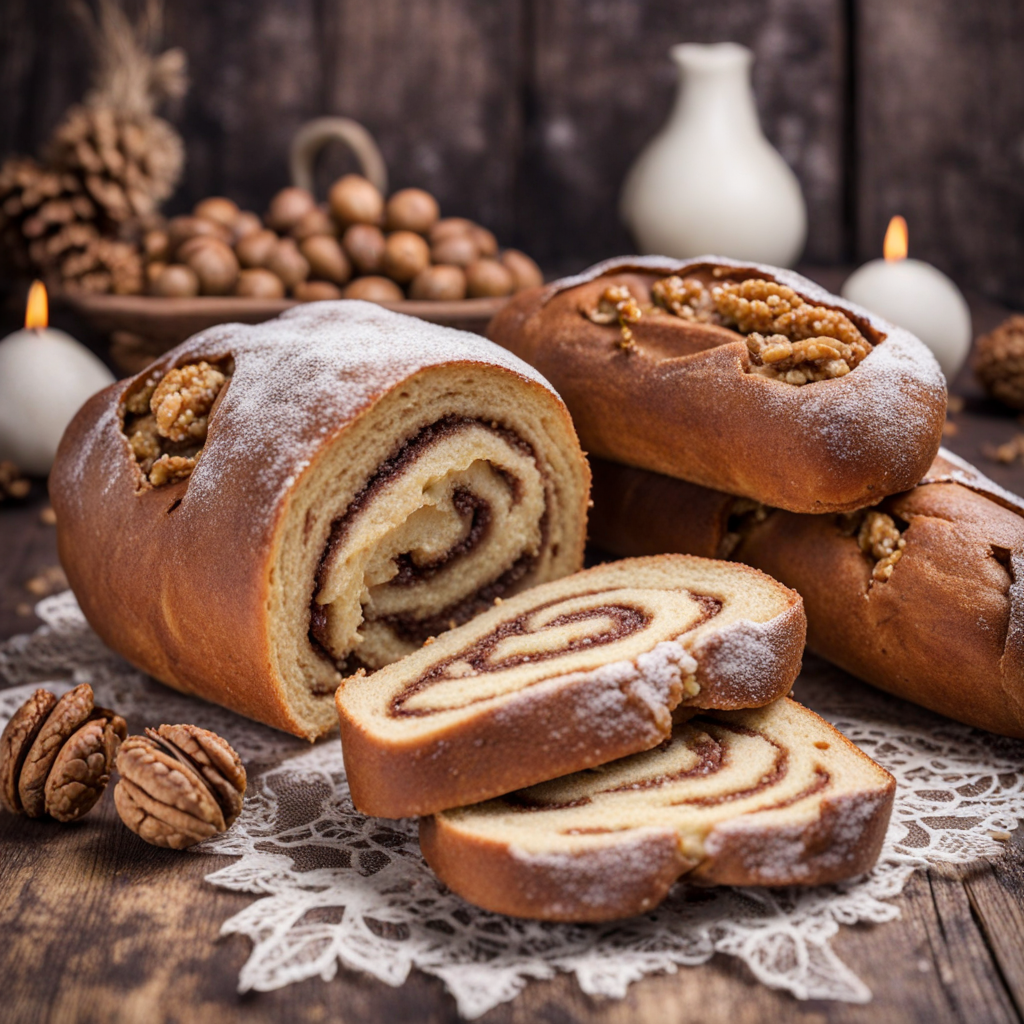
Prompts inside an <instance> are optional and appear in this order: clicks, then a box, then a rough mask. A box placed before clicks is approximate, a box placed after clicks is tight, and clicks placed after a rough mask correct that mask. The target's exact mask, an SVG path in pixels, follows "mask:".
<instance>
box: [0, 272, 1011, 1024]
mask: <svg viewBox="0 0 1024 1024" xmlns="http://www.w3.org/2000/svg"><path fill="white" fill-rule="evenodd" d="M815 276H817V277H818V278H819V279H821V280H822V283H824V284H826V286H830V285H832V286H834V284H835V281H834V279H833V278H834V277H835V276H837V275H829V274H828V273H824V274H823V273H817V274H816V275H815ZM1003 312H1004V311H1002V310H1000V309H998V308H995V307H991V306H988V305H985V304H975V306H974V313H975V324H976V327H977V328H979V329H987V328H988V327H990V326H992V324H993V323H994V322H995V321H996V320H998V319H999V317H1000V316H1002V315H1003ZM954 391H955V392H956V393H959V394H961V395H962V396H964V398H965V406H964V409H963V411H962V412H958V413H955V414H953V415H951V417H950V420H951V422H952V423H954V424H955V431H956V432H955V433H954V434H951V435H950V436H949V437H948V438H947V444H948V445H949V447H951V448H952V449H953V450H954V451H956V452H957V453H958V454H960V455H962V456H964V457H965V458H967V459H970V460H972V461H975V462H977V463H978V465H979V466H980V467H981V468H982V469H983V470H984V471H985V472H987V473H989V474H990V475H991V476H993V477H994V478H996V479H997V480H998V481H999V482H1000V483H1002V484H1003V485H1004V486H1007V487H1009V488H1011V489H1013V490H1015V491H1017V492H1018V493H1024V465H1021V464H1020V463H1015V464H1012V465H999V464H996V463H993V462H991V461H988V460H986V459H985V458H984V455H983V449H984V448H985V447H986V446H987V445H988V444H990V443H992V442H997V441H1002V440H1006V439H1007V438H1009V437H1011V436H1013V435H1014V434H1015V433H1016V432H1017V431H1018V430H1019V429H1020V424H1019V423H1018V421H1017V419H1016V417H1015V416H1014V415H1013V414H1012V413H1010V412H1009V411H1008V410H1004V409H1002V408H1001V407H999V406H997V405H996V404H994V403H991V402H989V401H988V400H987V399H985V398H983V397H982V396H981V394H980V392H979V391H978V390H977V388H976V387H975V385H974V384H973V383H972V382H971V380H970V378H969V374H968V373H967V372H966V371H965V372H964V373H963V374H961V376H960V377H959V378H958V380H957V382H956V384H955V386H954ZM44 506H45V495H44V492H43V488H42V485H41V484H37V485H36V487H35V491H34V493H33V495H32V497H31V498H30V499H29V500H28V501H27V502H24V503H18V504H4V505H0V636H2V637H6V636H9V635H11V634H13V633H16V632H25V631H27V630H30V629H32V628H34V627H35V626H36V625H38V624H39V622H38V620H37V619H36V618H35V617H34V616H33V615H32V614H31V602H32V601H33V600H34V598H33V596H32V595H31V594H30V593H29V592H28V591H27V590H26V589H25V583H26V582H27V581H29V580H31V579H33V578H36V577H38V576H39V575H40V573H41V572H42V571H43V570H44V569H46V568H47V567H50V566H53V565H55V564H56V549H55V542H54V530H53V527H52V526H50V525H48V524H47V523H46V522H44V521H43V519H42V518H41V516H40V512H41V510H42V509H43V508H44ZM837 684H839V685H841V684H842V674H841V673H838V672H837ZM217 863H218V860H216V859H213V858H210V857H206V856H201V855H197V854H188V853H175V852H173V851H168V850H159V849H156V848H154V847H150V846H147V845H146V844H145V843H143V842H142V841H141V840H139V839H138V838H137V837H136V836H135V835H133V834H132V833H130V832H128V831H127V829H125V828H123V827H122V826H121V825H120V824H119V822H118V821H117V819H116V815H115V812H114V809H113V804H112V801H111V797H110V793H109V792H108V793H107V794H106V795H105V796H104V798H103V800H102V801H101V803H100V805H99V807H98V808H97V809H96V810H95V811H94V812H93V813H92V814H91V815H90V816H89V817H88V818H86V819H85V820H84V821H82V822H80V823H78V824H76V825H72V826H59V825H56V824H55V823H53V822H47V821H28V820H25V819H21V818H16V817H13V816H11V815H9V814H6V813H3V812H0V935H2V936H3V940H2V941H0V979H2V996H0V1020H2V1021H4V1022H5V1024H7V1022H10V1024H37V1022H40V1021H52V1022H57V1024H83V1022H117V1024H136V1022H138V1024H150V1022H188V1024H235V1022H245V1024H250V1022H252V1024H262V1022H293V1021H294V1022H307V1021H308V1022H321V1021H339V1022H346V1024H356V1022H374V1024H376V1022H388V1024H391V1022H401V1021H424V1022H431V1024H435V1022H436V1024H441V1022H446V1024H454V1022H455V1021H456V1020H457V1015H456V1012H455V1006H454V1002H453V1000H452V999H451V997H450V996H449V995H448V994H447V993H446V992H445V990H444V988H443V986H442V984H441V983H440V982H439V981H438V980H436V979H433V978H428V977H426V976H424V975H422V974H420V973H418V972H414V973H413V974H412V976H411V977H410V978H409V980H408V981H407V982H406V984H405V985H404V986H402V987H401V988H398V989H392V988H389V987H388V986H386V985H383V984H381V983H379V982H376V981H373V980H371V979H369V978H367V977H365V976H363V975H360V974H358V973H355V972H351V971H347V970H344V969H341V968H339V971H338V976H337V977H336V978H335V979H334V980H333V981H330V982H324V981H322V980H319V979H314V980H309V981H305V982H302V983H299V984H297V985H292V986H290V987H288V988H285V989H281V990H279V991H276V992H267V993H250V994H247V995H245V996H239V995H238V994H237V992H236V984H237V978H238V972H239V970H240V968H241V966H242V964H243V963H244V962H245V959H246V957H247V956H248V952H249V947H248V942H247V941H246V940H245V939H243V938H241V937H238V936H235V937H231V938H227V939H221V938H219V937H218V930H219V927H220V924H221V922H223V921H224V920H226V919H227V918H228V917H229V916H231V915H232V914H234V913H236V912H238V911H239V910H241V909H242V908H243V907H245V906H246V905H248V903H249V902H250V901H251V900H252V899H253V897H251V896H246V895H239V894H235V893H229V892H225V891H223V890H220V889H216V888H214V887H213V886H211V885H209V884H207V883H205V882H204V881H203V876H204V875H205V874H208V873H209V872H210V871H211V870H214V868H215V867H216V865H217ZM896 902H897V905H898V907H899V908H900V912H901V916H900V918H899V919H898V920H896V921H894V922H891V923H888V924H884V925H879V926H865V925H860V926H856V927H853V928H843V929H841V930H840V932H839V934H838V935H837V936H836V938H835V939H834V941H833V948H834V950H835V952H836V953H837V954H838V955H839V956H840V957H841V958H842V959H843V960H844V961H845V962H846V963H847V964H848V965H849V966H850V967H851V968H852V969H853V970H854V971H855V972H856V973H857V974H858V975H859V976H860V977H861V978H862V979H863V980H864V981H865V982H866V983H867V984H868V985H869V987H870V988H871V989H872V991H873V993H874V1001H873V1002H872V1003H870V1004H868V1005H865V1006H858V1005H851V1004H843V1003H830V1002H822V1001H809V1002H799V1001H797V1000H795V999H793V998H792V997H790V996H788V995H786V994H784V993H780V992H775V991H772V990H770V989H767V988H765V987H764V986H762V985H760V984H759V983H758V982H757V981H756V980H755V979H753V978H752V977H751V976H750V974H749V972H747V970H746V969H745V968H744V967H742V966H741V965H739V964H738V963H737V962H736V961H734V960H732V959H730V958H727V957H716V958H715V959H713V960H712V961H711V962H709V963H708V964H706V965H704V966H701V967H695V968H683V969H681V970H679V972H678V973H676V974H672V975H665V976H659V977H651V978H647V979H645V980H643V981H641V982H639V983H637V984H635V985H633V986H632V987H631V988H630V989H629V991H628V993H627V995H626V997H625V999H623V1000H619V1001H608V1000H594V999H591V998H589V997H587V996H584V995H583V994H581V993H580V991H579V989H578V987H577V985H576V983H575V981H574V980H572V979H571V978H568V977H559V978H555V979H553V980H551V981H544V982H533V983H531V984H529V985H528V986H527V988H526V989H525V990H524V992H523V993H522V994H521V995H520V996H519V997H518V998H517V999H515V1000H514V1001H513V1002H512V1003H509V1004H506V1005H503V1006H500V1007H498V1008H496V1009H494V1010H493V1011H491V1012H490V1013H489V1014H487V1015H486V1016H485V1017H484V1018H482V1019H483V1020H484V1021H485V1022H487V1024H527V1022H531V1024H532V1022H535V1021H545V1022H550V1024H577V1022H579V1024H582V1022H584V1021H586V1022H597V1024H627V1022H629V1024H633V1022H642V1024H663V1022H666V1021H687V1022H702V1024H763V1022H766V1021H787V1022H797V1024H812V1022H813V1024H823V1022H834V1024H878V1022H885V1024H889V1022H904V1021H906V1022H920V1024H947V1022H948V1024H974V1022H1016V1024H1020V1022H1022V1021H1024V947H1022V942H1021V936H1022V935H1024V844H1022V842H1021V840H1020V835H1019V832H1018V834H1017V836H1015V838H1014V841H1013V843H1011V844H1009V845H1008V849H1007V853H1006V854H1005V856H1003V857H1002V858H1000V859H998V860H994V861H991V862H980V863H977V864H972V865H969V866H965V867H944V868H942V869H933V870H931V871H928V872H924V873H920V874H918V875H916V876H914V878H913V879H912V880H911V881H910V883H909V884H908V886H907V888H906V890H905V891H904V893H903V895H902V896H901V897H900V898H899V899H898V900H897V901H896Z"/></svg>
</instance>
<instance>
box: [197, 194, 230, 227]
mask: <svg viewBox="0 0 1024 1024" xmlns="http://www.w3.org/2000/svg"><path fill="white" fill-rule="evenodd" d="M241 212H242V211H241V210H239V209H238V203H235V202H232V200H230V199H225V198H224V196H210V198H209V199H201V200H200V201H199V202H198V203H196V205H195V208H194V209H193V210H192V215H193V216H194V217H202V218H204V219H205V220H212V221H215V222H216V223H218V224H223V225H224V227H226V228H229V229H233V228H234V226H235V221H237V220H238V215H239V214H240V213H241Z"/></svg>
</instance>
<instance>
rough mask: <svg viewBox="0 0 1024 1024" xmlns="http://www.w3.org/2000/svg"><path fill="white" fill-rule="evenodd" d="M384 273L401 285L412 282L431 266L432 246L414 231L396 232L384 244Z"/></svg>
mask: <svg viewBox="0 0 1024 1024" xmlns="http://www.w3.org/2000/svg"><path fill="white" fill-rule="evenodd" d="M382 266H383V269H384V273H385V274H387V275H388V277H390V278H391V279H392V280H394V281H397V282H398V283H399V284H406V283H408V282H409V281H411V280H412V279H413V278H414V277H415V276H416V275H417V274H418V273H419V272H420V271H421V270H423V268H424V267H428V266H430V246H428V245H427V243H426V241H425V240H424V239H423V238H422V236H420V235H417V234H416V233H415V232H412V231H395V232H393V233H392V234H390V235H388V238H387V241H386V242H385V244H384V259H383V262H382Z"/></svg>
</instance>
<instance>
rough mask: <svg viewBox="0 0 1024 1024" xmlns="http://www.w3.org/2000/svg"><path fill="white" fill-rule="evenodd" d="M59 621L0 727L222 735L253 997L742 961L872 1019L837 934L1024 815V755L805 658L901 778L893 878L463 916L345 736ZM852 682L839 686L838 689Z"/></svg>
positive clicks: (613, 990)
mask: <svg viewBox="0 0 1024 1024" xmlns="http://www.w3.org/2000/svg"><path fill="white" fill-rule="evenodd" d="M38 612H39V614H40V616H41V618H43V620H44V621H45V622H46V625H45V626H43V627H41V628H40V629H39V630H38V631H37V632H36V633H34V634H32V635H31V636H20V637H15V638H13V639H12V640H10V641H8V642H7V643H6V644H4V645H3V646H2V647H0V680H2V681H3V682H4V683H6V684H7V685H8V686H10V687H13V688H12V689H7V690H0V726H2V725H3V724H4V723H6V721H7V719H8V718H9V717H10V715H11V714H12V713H13V711H14V709H15V708H16V707H17V706H18V705H19V704H20V703H21V701H22V700H24V698H25V697H26V696H27V695H28V693H29V692H30V691H31V689H32V688H33V687H34V685H37V684H38V683H40V682H43V681H45V682H46V685H47V686H48V687H49V688H50V689H52V690H53V691H54V692H56V693H61V692H64V691H65V690H66V689H68V688H70V687H71V686H72V685H76V684H77V683H79V682H90V683H92V685H93V687H94V689H95V691H96V697H97V700H98V701H99V702H100V703H102V704H105V705H107V706H113V707H116V708H118V710H120V711H121V713H122V714H124V715H125V716H126V717H127V718H128V721H129V725H130V727H131V729H132V731H139V730H140V729H141V727H142V725H143V724H149V725H156V724H159V723H160V722H177V721H194V722H197V723H198V724H200V725H203V726H204V727H206V728H210V729H214V730H215V731H217V732H219V733H221V734H222V735H223V736H225V737H226V738H227V739H228V740H229V741H230V742H231V743H232V745H233V746H234V747H235V748H236V749H237V750H238V752H239V753H240V754H241V756H242V758H243V760H244V761H245V762H246V765H247V767H248V769H249V779H250V790H249V794H248V795H247V797H246V801H245V808H244V810H243V812H242V816H241V818H240V819H239V820H238V822H236V824H235V825H234V827H233V828H232V829H231V830H230V831H229V832H228V833H226V834H225V835H223V836H218V837H217V838H215V839H213V840H210V841H208V842H206V843H204V844H203V845H201V846H200V847H197V848H196V849H197V851H198V852H200V853H206V854H219V855H226V856H232V857H235V858H237V859H235V860H233V861H231V862H230V863H226V864H225V865H224V866H222V867H219V868H218V870H216V871H214V872H213V873H212V874H210V875H208V876H207V881H209V882H211V883H212V884H214V885H217V886H220V887H222V888H225V889H231V890H234V891H237V892H247V893H252V894H253V895H254V896H256V897H257V898H256V899H254V900H253V902H252V903H251V904H250V905H249V906H248V907H247V908H246V909H245V910H243V911H242V912H241V913H239V914H236V915H235V916H234V917H232V918H230V919H229V920H228V921H226V922H224V925H223V928H222V933H223V934H241V935H245V936H247V937H248V938H249V939H250V940H251V941H252V944H253V948H252V953H251V955H250V957H249V960H248V962H247V963H246V964H245V966H244V967H243V969H242V973H241V976H240V978H239V990H240V991H243V992H245V991H249V990H258V991H266V990H270V989H275V988H280V987H281V986H283V985H287V984H290V983H292V982H295V981H300V980H302V979H304V978H308V977H312V976H316V975H319V976H320V977H323V978H325V979H330V978H332V977H333V976H334V975H335V973H336V972H337V969H338V965H339V964H341V965H342V966H344V967H347V968H350V969H355V970H361V971H365V972H366V973H368V974H370V975H372V976H373V977H375V978H378V979H380V980H381V981H383V982H386V983H387V984H389V985H400V984H401V983H402V982H403V981H404V980H405V978H406V976H407V975H408V974H409V971H410V970H411V969H412V968H414V967H416V968H419V969H420V970H422V971H425V972H427V973H428V974H433V975H436V976H437V977H439V978H441V979H442V980H443V981H444V983H445V984H446V985H447V986H448V988H449V989H450V990H451V992H452V994H453V995H454V997H455V999H456V1002H457V1004H458V1008H459V1011H460V1013H461V1014H462V1015H463V1016H465V1017H467V1018H473V1017H478V1016H480V1015H481V1014H483V1013H485V1012H487V1011H488V1010H489V1009H491V1008H492V1007H494V1006H496V1005H498V1004H499V1003H502V1002H504V1001H506V1000H509V999H512V998H513V997H514V996H515V995H516V993H517V992H519V991H520V990H521V989H522V988H523V986H524V985H525V984H527V982H528V980H529V979H531V978H549V977H551V976H553V975H554V974H556V973H557V972H560V971H564V972H570V973H572V974H574V975H575V976H576V979H577V981H578V983H579V985H580V987H581V988H582V989H583V990H584V991H585V992H587V993H589V994H592V995H602V996H608V997H613V998H614V997H621V996H623V995H624V994H625V992H626V990H627V988H628V987H629V985H630V984H631V983H632V982H634V981H636V980H638V979H639V978H641V977H643V976H644V975H647V974H652V973H656V972H664V971H674V970H676V969H677V968H679V967H683V966H688V965H694V964H700V963H704V962H705V961H707V960H709V959H710V958H711V957H712V956H713V955H714V954H715V953H726V954H729V955H731V956H735V957H738V958H739V959H740V960H742V961H743V962H744V963H745V964H746V965H747V966H748V967H749V969H750V970H751V971H752V972H753V974H754V975H755V976H756V977H757V978H758V979H759V980H760V981H762V982H763V983H764V984H766V985H770V986H772V987H775V988H782V989H786V990H788V991H789V992H791V993H792V994H793V995H794V996H796V997H798V998H801V999H841V1000H846V1001H850V1002H866V1001H868V1000H869V999H870V998H871V993H870V991H869V990H868V989H867V987H866V986H865V985H864V983H863V982H862V981H861V980H860V979H859V978H857V976H856V975H855V974H853V972H852V971H850V970H849V968H847V967H846V965H845V964H843V962H842V961H841V960H840V959H839V958H838V957H837V956H836V955H835V953H833V952H832V949H831V946H830V940H831V939H832V937H833V936H834V935H835V934H836V932H837V931H838V929H839V926H840V925H843V924H847V925H849V924H855V923H857V922H860V921H864V922H873V923H882V922H885V921H891V920H893V919H894V918H896V917H897V916H898V915H899V910H898V908H897V907H896V906H895V905H894V904H893V903H892V902H891V901H892V900H893V898H894V897H896V896H897V895H898V894H899V893H900V891H901V890H902V889H903V886H904V885H905V884H906V881H907V879H908V878H909V877H910V875H911V873H912V872H913V871H915V870H916V869H918V868H923V867H927V866H928V865H931V864H937V863H940V862H943V861H945V862H960V863H962V862H966V861H971V860H975V859H977V858H980V857H990V856H996V855H998V854H999V853H1000V851H1001V849H1002V843H1001V842H999V841H998V839H997V838H994V836H995V837H998V836H1000V835H1003V834H1005V833H1008V832H1011V831H1012V830H1013V829H1014V828H1016V826H1017V822H1018V819H1019V818H1020V817H1021V816H1022V813H1024V744H1022V743H1019V742H1016V741H1013V740H1007V739H1003V738H1001V737H996V736H991V735H989V734H988V733H983V732H981V731H979V730H976V729H971V728H968V727H967V726H962V725H958V724H956V723H954V722H950V721H948V720H946V719H943V718H940V717H939V716H937V715H932V714H929V713H928V712H926V711H922V710H921V709H920V708H917V707H914V706H912V705H909V704H906V703H904V702H902V701H898V700H895V699H894V698H891V697H888V696H886V695H884V694H881V693H878V692H875V691H873V690H871V689H870V688H869V687H866V686H863V685H861V684H859V683H856V682H854V681H853V680H851V679H849V677H846V676H842V675H841V674H840V673H838V672H837V670H836V669H833V668H831V667H829V666H827V665H825V664H824V663H823V662H820V661H818V660H817V659H814V658H808V662H807V665H806V667H805V670H804V673H803V674H802V675H801V677H800V680H799V682H798V684H797V697H798V698H800V699H801V700H802V701H803V702H804V703H806V704H807V705H808V706H810V707H812V708H814V709H815V710H816V711H818V712H819V713H820V714H822V715H824V717H825V718H827V719H829V721H831V722H832V723H833V724H835V725H836V726H837V727H838V728H839V729H840V730H842V732H844V733H845V734H846V735H847V736H848V737H850V739H852V740H853V741H854V742H855V743H857V744H858V745H859V746H860V747H862V748H863V749H864V750H866V751H867V752H868V753H869V754H870V755H871V756H872V757H874V758H875V759H876V760H878V761H879V762H880V763H882V764H883V765H885V766H886V767H887V768H888V769H889V770H890V771H891V772H892V773H893V774H894V775H895V776H896V779H897V782H898V788H897V796H896V806H895V810H894V813H893V820H892V824H891V826H890V828H889V833H888V835H887V837H886V843H885V848H884V850H883V852H882V856H881V858H880V860H879V862H878V865H877V867H876V868H875V869H874V870H873V871H872V872H871V873H870V874H868V875H866V876H865V877H863V878H861V879H858V880H855V881H852V882H849V883H846V884H843V885H836V886H824V887H820V888H816V889H810V890H799V889H785V890H767V889H727V888H721V889H698V888H695V887H690V886H687V885H685V884H681V885H678V886H677V887H676V888H675V890H674V891H673V893H672V895H671V896H670V898H669V899H668V900H666V901H665V903H663V904H662V905H661V906H660V907H659V908H658V909H657V910H655V911H654V912H652V913H650V914H646V915H644V916H642V917H637V918H632V919H630V920H628V921H620V922H615V923H613V924H607V925H585V926H575V925H564V924H546V923H538V922H531V921H520V920H515V919H512V918H506V917H501V916H499V915H496V914H491V913H488V912H486V911H483V910H478V909H476V908H475V907H472V906H470V905H468V904H467V903H465V902H463V901H462V900H461V899H459V898H458V897H457V896H455V895H453V894H452V893H450V892H449V891H448V890H447V889H445V887H444V886H443V885H441V884H440V882H438V881H437V880H436V879H435V878H434V876H433V875H432V874H431V872H430V870H429V869H428V868H427V867H426V865H425V864H424V862H423V859H422V857H421V856H420V853H419V847H418V844H417V842H416V825H415V822H413V821H401V822H387V821H382V820H379V819H372V818H366V817H364V816H363V815H361V814H358V813H357V812H356V811H355V810H354V809H353V807H352V803H351V800H350V799H349V794H348V786H347V784H346V781H345V771H344V767H343V764H342V759H341V749H340V745H339V744H338V741H337V739H330V740H327V741H324V742H322V743H320V744H318V745H316V746H313V747H309V746H307V745H306V744H304V743H302V742H301V741H299V740H296V739H293V738H291V737H289V736H284V735H283V734H281V733H277V732H274V731H273V730H271V729H267V728H265V727H263V726H259V725H255V724H254V723H252V722H248V721H246V720H245V719H242V718H240V717H238V716H237V715H234V714H232V713H231V712H229V711H225V710H223V709H221V708H217V707H214V706H212V705H209V704H206V703H204V702H201V701H198V700H196V699H193V698H189V697H185V696H182V695H180V694H177V693H174V692H173V691H171V690H168V689H166V688H164V687H162V686H160V685H159V684H158V683H154V682H153V681H152V680H150V679H148V678H147V677H145V676H143V675H142V674H141V673H139V672H137V671H135V670H134V669H132V668H131V667H130V666H129V665H127V664H126V663H125V662H124V661H122V660H121V659H120V658H118V657H117V656H116V655H114V654H112V653H111V652H110V651H108V650H107V649H106V648H105V647H104V646H103V645H102V643H101V642H100V641H99V639H98V638H97V637H96V636H95V634H93V633H92V632H91V631H90V630H89V628H88V626H86V624H85V622H84V620H83V619H82V616H81V612H80V611H79V610H78V606H77V605H76V604H75V601H74V598H73V597H72V596H71V594H70V593H65V594H61V595H58V596H56V597H53V598H48V599H46V600H45V601H43V602H41V603H40V605H39V608H38ZM837 675H838V676H839V678H840V679H841V680H842V684H843V685H841V686H837V685H836V681H837Z"/></svg>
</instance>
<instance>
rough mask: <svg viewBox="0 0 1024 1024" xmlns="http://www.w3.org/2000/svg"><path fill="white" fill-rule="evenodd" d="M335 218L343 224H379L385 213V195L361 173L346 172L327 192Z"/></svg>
mask: <svg viewBox="0 0 1024 1024" xmlns="http://www.w3.org/2000/svg"><path fill="white" fill-rule="evenodd" d="M327 201H328V204H329V205H330V207H331V213H333V214H334V219H335V220H336V221H337V222H338V223H339V224H341V225H342V226H347V225H349V224H379V223H380V222H381V215H382V214H383V213H384V197H383V196H382V195H381V194H380V192H379V191H378V190H377V187H376V186H375V185H373V184H371V183H370V182H369V181H367V180H366V179H365V178H364V177H363V176H362V175H361V174H346V175H345V176H344V177H343V178H339V179H338V180H337V181H336V182H335V183H334V184H333V185H332V186H331V190H330V192H328V193H327Z"/></svg>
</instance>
